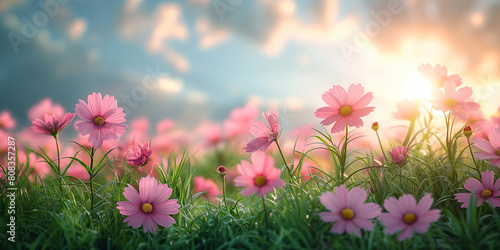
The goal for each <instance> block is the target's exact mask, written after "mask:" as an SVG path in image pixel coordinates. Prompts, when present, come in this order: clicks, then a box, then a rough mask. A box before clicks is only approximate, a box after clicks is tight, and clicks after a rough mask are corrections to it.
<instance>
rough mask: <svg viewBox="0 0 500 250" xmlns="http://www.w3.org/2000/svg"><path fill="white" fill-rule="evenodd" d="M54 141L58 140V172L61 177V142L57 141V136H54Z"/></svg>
mask: <svg viewBox="0 0 500 250" xmlns="http://www.w3.org/2000/svg"><path fill="white" fill-rule="evenodd" d="M54 139H55V140H56V150H57V171H58V175H61V154H60V151H59V140H58V139H57V134H56V135H54Z"/></svg>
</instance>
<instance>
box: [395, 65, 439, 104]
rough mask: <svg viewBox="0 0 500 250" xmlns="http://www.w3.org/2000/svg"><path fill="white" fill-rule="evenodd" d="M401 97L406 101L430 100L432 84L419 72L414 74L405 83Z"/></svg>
mask: <svg viewBox="0 0 500 250" xmlns="http://www.w3.org/2000/svg"><path fill="white" fill-rule="evenodd" d="M401 95H402V96H403V98H405V99H420V100H426V99H430V98H431V97H432V96H431V84H430V83H429V82H428V81H427V80H425V79H424V78H423V77H422V76H421V75H420V74H419V73H418V72H415V73H412V74H411V75H410V76H409V77H408V78H407V79H406V81H405V82H404V84H403V87H402V89H401Z"/></svg>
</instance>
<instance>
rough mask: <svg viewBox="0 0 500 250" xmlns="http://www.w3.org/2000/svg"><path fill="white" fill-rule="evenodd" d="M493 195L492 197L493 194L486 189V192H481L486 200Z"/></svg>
mask: <svg viewBox="0 0 500 250" xmlns="http://www.w3.org/2000/svg"><path fill="white" fill-rule="evenodd" d="M491 195H492V193H491V191H490V190H488V189H485V190H483V192H481V196H483V198H485V199H488V198H489V197H490V196H491Z"/></svg>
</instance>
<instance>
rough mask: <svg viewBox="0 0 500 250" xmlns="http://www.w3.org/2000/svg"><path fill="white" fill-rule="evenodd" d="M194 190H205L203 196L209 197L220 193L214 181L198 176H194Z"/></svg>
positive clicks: (196, 191)
mask: <svg viewBox="0 0 500 250" xmlns="http://www.w3.org/2000/svg"><path fill="white" fill-rule="evenodd" d="M194 192H195V193H198V192H205V194H204V197H210V198H212V197H213V196H218V195H221V194H222V192H221V191H220V189H219V187H218V186H217V184H215V182H214V181H212V180H210V179H205V178H203V177H200V176H198V177H195V178H194Z"/></svg>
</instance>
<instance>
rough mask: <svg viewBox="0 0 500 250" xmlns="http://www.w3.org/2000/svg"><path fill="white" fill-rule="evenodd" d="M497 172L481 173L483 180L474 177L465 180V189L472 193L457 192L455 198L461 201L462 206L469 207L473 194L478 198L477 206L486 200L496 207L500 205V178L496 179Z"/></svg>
mask: <svg viewBox="0 0 500 250" xmlns="http://www.w3.org/2000/svg"><path fill="white" fill-rule="evenodd" d="M494 181H495V173H494V172H493V171H488V170H486V171H484V172H482V173H481V182H479V181H478V180H476V179H474V178H469V179H468V180H466V181H465V185H464V187H465V189H467V190H469V191H471V192H472V193H458V194H455V199H457V201H458V202H461V203H462V205H461V206H460V207H464V208H466V207H469V199H470V196H471V194H473V193H474V197H475V198H476V200H477V206H478V207H479V206H481V204H483V202H484V201H487V202H489V203H491V204H492V205H493V206H494V207H500V179H498V180H497V181H495V183H493V182H494Z"/></svg>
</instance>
